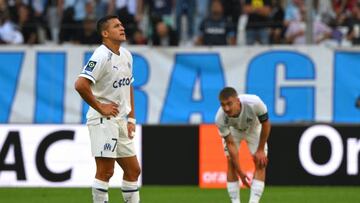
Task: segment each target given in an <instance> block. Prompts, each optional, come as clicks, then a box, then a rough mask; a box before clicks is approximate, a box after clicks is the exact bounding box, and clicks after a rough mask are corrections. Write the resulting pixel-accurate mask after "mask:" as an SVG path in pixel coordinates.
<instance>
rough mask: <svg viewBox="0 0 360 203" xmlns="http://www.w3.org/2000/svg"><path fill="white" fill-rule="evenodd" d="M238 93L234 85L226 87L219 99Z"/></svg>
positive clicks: (235, 95) (234, 95)
mask: <svg viewBox="0 0 360 203" xmlns="http://www.w3.org/2000/svg"><path fill="white" fill-rule="evenodd" d="M237 96H238V93H237V92H236V90H235V89H234V88H232V87H225V88H223V89H222V90H221V91H220V94H219V100H223V99H227V98H229V97H237Z"/></svg>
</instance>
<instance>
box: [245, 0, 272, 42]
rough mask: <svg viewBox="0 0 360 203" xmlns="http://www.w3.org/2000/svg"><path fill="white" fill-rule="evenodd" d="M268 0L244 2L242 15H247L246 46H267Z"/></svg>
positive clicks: (247, 0) (269, 8) (269, 9)
mask: <svg viewBox="0 0 360 203" xmlns="http://www.w3.org/2000/svg"><path fill="white" fill-rule="evenodd" d="M270 12H271V2H270V0H246V1H245V6H244V13H245V14H247V15H248V21H247V24H246V44H247V45H253V44H255V43H260V44H269V15H270Z"/></svg>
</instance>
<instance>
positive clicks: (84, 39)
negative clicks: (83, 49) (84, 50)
mask: <svg viewBox="0 0 360 203" xmlns="http://www.w3.org/2000/svg"><path fill="white" fill-rule="evenodd" d="M78 41H79V43H80V44H100V43H101V39H100V36H99V35H98V33H97V32H96V21H95V20H94V19H93V18H90V17H89V18H86V19H85V20H84V21H83V24H82V31H81V32H79V35H78Z"/></svg>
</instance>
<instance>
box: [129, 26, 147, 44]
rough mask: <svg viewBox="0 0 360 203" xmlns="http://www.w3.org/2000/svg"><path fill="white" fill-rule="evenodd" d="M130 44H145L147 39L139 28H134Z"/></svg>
mask: <svg viewBox="0 0 360 203" xmlns="http://www.w3.org/2000/svg"><path fill="white" fill-rule="evenodd" d="M130 44H134V45H147V39H146V37H145V35H144V32H143V31H142V30H140V29H136V30H135V32H134V35H133V37H132V40H131V41H130Z"/></svg>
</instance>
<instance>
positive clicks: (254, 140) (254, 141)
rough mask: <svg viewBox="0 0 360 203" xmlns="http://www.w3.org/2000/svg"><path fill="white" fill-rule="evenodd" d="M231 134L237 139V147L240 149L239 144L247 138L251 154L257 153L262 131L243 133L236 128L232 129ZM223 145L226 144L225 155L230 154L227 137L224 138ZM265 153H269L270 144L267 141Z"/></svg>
mask: <svg viewBox="0 0 360 203" xmlns="http://www.w3.org/2000/svg"><path fill="white" fill-rule="evenodd" d="M230 134H231V136H233V138H234V141H235V145H236V148H237V149H238V150H239V146H240V143H241V141H242V140H245V142H246V144H247V146H248V148H249V150H250V153H251V154H255V152H256V150H257V148H258V146H259V141H260V133H252V134H247V135H244V134H243V133H238V132H236V131H235V130H230ZM223 146H224V151H225V155H226V156H229V150H228V148H227V146H226V143H225V139H224V138H223ZM264 150H265V154H266V155H267V153H268V146H267V143H266V144H265V149H264Z"/></svg>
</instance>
